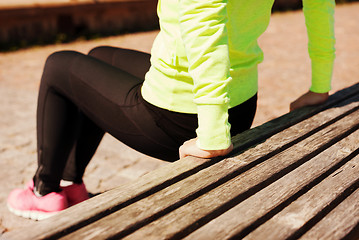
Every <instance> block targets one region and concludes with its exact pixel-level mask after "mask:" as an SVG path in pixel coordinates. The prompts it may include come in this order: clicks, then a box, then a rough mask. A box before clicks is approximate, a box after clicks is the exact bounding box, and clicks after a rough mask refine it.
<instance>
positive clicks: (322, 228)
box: [300, 166, 359, 240]
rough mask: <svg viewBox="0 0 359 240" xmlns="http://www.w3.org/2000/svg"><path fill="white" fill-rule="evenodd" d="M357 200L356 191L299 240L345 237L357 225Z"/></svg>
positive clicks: (358, 222) (358, 221) (358, 216)
mask: <svg viewBox="0 0 359 240" xmlns="http://www.w3.org/2000/svg"><path fill="white" fill-rule="evenodd" d="M356 167H358V166H356ZM358 199H359V190H356V191H355V192H354V193H352V194H351V195H350V196H349V197H348V198H347V199H345V200H344V201H343V202H341V203H340V204H339V205H338V206H337V207H336V208H335V209H334V210H332V211H331V212H330V213H329V214H328V215H327V216H325V217H324V218H323V219H322V220H321V221H320V222H318V223H317V224H316V225H315V226H314V227H313V228H311V229H310V230H309V231H308V232H307V233H305V234H304V235H303V236H302V237H301V238H300V239H302V240H305V239H306V240H310V239H320V238H321V239H326V240H336V239H343V238H344V237H346V236H347V234H349V233H350V231H351V230H352V229H353V228H354V227H356V226H357V225H358V224H359V200H358ZM356 237H357V238H358V236H356Z"/></svg>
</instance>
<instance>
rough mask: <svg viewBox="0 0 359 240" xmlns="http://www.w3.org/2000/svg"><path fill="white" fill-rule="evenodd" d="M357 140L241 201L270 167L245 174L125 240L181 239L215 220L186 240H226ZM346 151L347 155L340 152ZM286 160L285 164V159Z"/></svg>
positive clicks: (312, 177) (307, 181)
mask: <svg viewBox="0 0 359 240" xmlns="http://www.w3.org/2000/svg"><path fill="white" fill-rule="evenodd" d="M358 138H359V131H357V132H356V133H354V134H351V135H350V136H349V137H348V138H346V139H343V140H342V141H340V142H338V143H337V144H335V145H333V146H332V147H330V148H329V149H327V150H325V151H324V152H322V153H321V154H319V155H317V156H316V157H314V158H312V159H311V160H309V161H308V162H306V163H304V164H303V165H301V166H299V167H298V168H296V169H295V170H293V171H291V172H290V173H288V174H286V175H285V176H283V177H282V178H279V179H278V180H277V181H275V182H273V183H272V184H270V185H269V186H267V187H266V188H264V189H261V190H260V191H258V192H257V193H256V194H254V195H250V196H248V197H247V196H243V197H241V196H240V194H241V192H243V190H245V189H246V186H248V185H252V184H255V183H253V182H256V181H258V182H260V181H263V178H265V177H267V176H266V175H267V174H268V173H269V171H270V170H269V168H270V166H268V167H269V168H268V169H267V170H265V169H264V168H262V169H260V168H257V169H255V170H257V171H253V172H252V173H248V174H242V175H240V176H238V178H236V179H233V181H230V182H228V183H226V184H223V185H221V186H220V187H218V188H216V189H214V190H212V191H211V192H208V193H206V194H205V195H203V196H200V197H199V198H197V199H195V200H193V201H191V202H190V203H188V204H186V205H184V206H182V207H180V208H178V209H176V210H175V211H173V212H171V213H169V214H168V215H166V216H164V217H163V218H161V219H159V220H157V221H155V222H152V223H151V224H149V225H147V226H146V227H144V228H141V229H139V230H138V231H136V232H135V233H133V234H132V235H129V236H128V238H125V239H141V238H142V237H146V239H156V238H158V236H161V238H163V239H167V238H174V239H179V238H181V237H183V236H184V235H186V234H187V233H186V232H185V233H184V232H183V231H184V229H185V231H188V232H191V231H192V230H193V229H196V228H198V227H200V226H201V225H202V224H204V223H206V222H207V221H209V220H211V218H214V217H215V219H214V220H212V221H211V222H209V223H208V224H207V225H204V226H203V227H201V228H199V229H198V230H197V231H196V232H194V233H192V234H191V235H189V236H188V237H187V238H186V239H210V238H214V239H227V238H228V237H230V236H232V235H236V234H237V233H238V232H240V231H242V230H243V229H245V228H246V227H248V226H250V225H251V224H253V223H254V222H255V221H256V220H258V219H259V218H261V217H263V216H265V215H266V214H267V213H269V212H270V211H273V210H275V208H277V207H278V206H280V204H282V203H283V202H285V201H287V200H288V199H290V198H291V197H292V196H293V195H295V194H297V193H298V192H300V191H301V190H302V189H303V188H305V187H306V186H307V185H308V184H310V183H311V182H312V181H313V180H315V179H316V178H318V177H320V176H321V175H322V174H323V173H325V172H326V171H328V170H329V169H331V168H332V167H333V166H335V165H336V164H338V163H340V162H341V161H342V159H343V158H345V157H346V156H348V155H349V154H350V153H351V151H352V150H354V149H355V147H354V146H353V145H351V147H349V148H348V147H347V146H348V143H349V142H352V141H357V139H358ZM343 148H344V149H346V151H341V149H343ZM283 160H284V161H285V158H284V159H283ZM276 163H277V165H282V164H283V161H281V160H280V159H279V157H275V158H274V159H273V164H276ZM284 165H285V164H284ZM260 170H263V171H260ZM254 179H256V180H254ZM257 179H258V180H257ZM236 198H237V199H236ZM227 204H228V207H231V206H232V205H235V206H234V207H233V208H230V210H228V211H226V212H225V213H224V214H221V213H223V212H224V211H225V210H226V208H227V206H226V205H227ZM204 206H205V207H204ZM221 208H222V209H221ZM217 211H218V212H219V214H221V215H219V216H218V217H217V216H216V212H217ZM211 215H212V216H211ZM207 218H209V219H207ZM258 239H259V238H258Z"/></svg>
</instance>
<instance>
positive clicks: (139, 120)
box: [48, 52, 179, 161]
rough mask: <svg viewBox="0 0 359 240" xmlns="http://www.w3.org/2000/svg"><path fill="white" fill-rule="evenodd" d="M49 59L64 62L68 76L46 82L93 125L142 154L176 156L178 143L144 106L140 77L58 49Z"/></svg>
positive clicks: (88, 57) (84, 56)
mask: <svg viewBox="0 0 359 240" xmlns="http://www.w3.org/2000/svg"><path fill="white" fill-rule="evenodd" d="M50 58H51V60H48V61H53V64H56V62H59V63H60V62H67V63H68V64H70V68H69V70H68V71H69V75H68V76H69V77H68V79H66V78H65V80H62V81H55V80H53V81H52V82H51V83H48V84H51V88H52V89H54V90H55V91H57V92H58V94H60V95H62V96H64V97H65V98H67V99H69V100H70V101H71V102H72V103H73V104H74V105H76V106H77V107H78V108H79V109H80V110H81V111H82V112H83V113H84V114H85V115H86V116H87V117H88V118H90V119H91V120H92V121H93V122H94V123H95V124H96V125H98V126H99V127H100V128H102V129H103V130H104V131H106V132H108V133H110V134H111V135H113V136H114V137H116V138H117V139H119V140H120V141H122V142H123V143H125V144H126V145H128V146H130V147H132V148H134V149H136V150H138V151H140V152H142V153H144V154H147V155H150V156H152V157H157V158H161V159H164V160H170V161H173V160H176V159H177V158H178V147H179V146H178V144H177V143H175V142H174V141H173V140H172V139H171V138H170V137H168V135H167V134H166V133H165V132H164V131H163V130H162V129H161V128H160V127H158V126H157V123H156V121H155V120H154V119H153V117H152V115H151V114H150V113H149V111H148V109H147V108H146V107H145V104H144V100H143V99H142V97H141V93H140V88H141V86H142V83H143V79H141V78H139V77H138V76H134V75H132V74H130V73H129V72H126V71H124V70H122V69H120V68H118V67H115V66H112V65H110V64H108V63H106V62H104V61H101V60H99V59H96V58H94V57H91V56H88V55H83V54H81V53H77V52H58V53H55V54H53V55H52V56H50ZM59 70H61V68H60V69H59Z"/></svg>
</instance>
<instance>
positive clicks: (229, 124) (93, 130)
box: [8, 0, 335, 219]
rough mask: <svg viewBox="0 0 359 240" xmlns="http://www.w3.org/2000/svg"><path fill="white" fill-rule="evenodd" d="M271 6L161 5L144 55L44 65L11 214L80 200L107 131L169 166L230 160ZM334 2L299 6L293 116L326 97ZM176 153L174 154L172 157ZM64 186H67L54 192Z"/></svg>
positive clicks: (261, 2) (224, 0)
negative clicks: (27, 169) (33, 152)
mask: <svg viewBox="0 0 359 240" xmlns="http://www.w3.org/2000/svg"><path fill="white" fill-rule="evenodd" d="M272 4H273V0H257V1H246V0H208V1H203V0H160V1H159V2H158V16H159V19H160V27H161V31H160V32H159V34H158V36H157V38H156V40H155V42H154V44H153V48H152V51H151V60H150V56H149V55H148V54H145V53H141V52H136V51H132V50H125V49H117V48H112V47H99V48H95V49H93V50H91V51H90V53H89V55H83V54H80V53H77V52H69V51H68V52H58V53H54V54H52V55H51V56H50V57H49V58H48V59H47V62H46V65H45V69H44V72H43V76H42V81H41V86H40V92H39V100H38V110H37V136H38V169H37V171H36V174H35V176H34V178H33V181H31V182H30V183H29V184H28V186H27V188H26V189H22V190H20V189H17V190H14V191H13V192H12V193H11V194H10V196H9V198H8V206H9V209H10V210H11V211H12V212H14V213H15V214H18V215H20V216H24V217H29V218H33V219H42V218H45V217H48V216H51V215H52V214H55V213H57V212H58V211H61V210H63V209H65V208H67V207H68V206H71V205H73V204H76V203H78V202H81V201H83V200H85V199H87V198H88V195H87V191H86V187H85V185H84V183H83V182H82V177H83V174H84V171H85V168H86V166H87V164H88V162H89V161H90V159H91V157H92V156H93V154H94V152H95V151H96V148H97V146H98V144H99V143H100V141H101V138H102V137H103V135H104V133H105V132H108V133H110V134H111V135H113V136H114V137H116V138H117V139H118V140H120V141H122V142H123V143H125V144H127V145H128V146H130V147H132V148H134V149H136V150H138V151H140V152H142V153H145V154H148V155H150V156H153V157H156V158H160V159H163V160H167V161H175V160H177V159H178V157H180V158H183V157H186V156H188V155H192V156H196V157H200V158H212V157H216V156H224V155H226V154H228V153H229V152H230V151H231V150H232V148H233V145H232V143H231V136H233V135H235V134H238V133H240V132H242V131H244V130H246V129H249V128H250V126H251V124H252V121H253V118H254V114H255V110H256V101H257V90H258V88H257V75H258V73H257V65H258V63H260V62H261V61H262V59H263V54H262V51H261V49H260V48H259V46H258V44H257V39H258V37H259V36H260V35H261V34H262V33H263V32H264V31H265V29H266V28H267V26H268V23H269V19H270V15H271V7H272ZM334 5H335V3H334V0H303V6H304V14H305V19H306V24H307V29H308V37H309V45H308V46H309V54H310V57H311V60H312V86H311V88H310V90H309V91H308V92H307V93H306V94H304V95H302V96H301V97H299V98H298V99H297V100H296V101H294V102H293V103H292V104H291V110H294V109H296V108H299V107H303V106H306V105H312V104H318V103H322V102H324V101H325V100H326V99H327V98H328V92H329V90H330V82H331V75H332V70H333V61H334V42H335V40H334V30H333V28H334V27H333V25H334V19H333V15H334ZM178 152H179V155H178ZM60 183H67V186H65V185H60Z"/></svg>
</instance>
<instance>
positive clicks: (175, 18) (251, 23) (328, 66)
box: [142, 0, 335, 150]
mask: <svg viewBox="0 0 359 240" xmlns="http://www.w3.org/2000/svg"><path fill="white" fill-rule="evenodd" d="M272 5H273V0H255V1H252V0H159V2H158V9H157V11H158V16H159V19H160V28H161V30H160V32H159V34H158V36H157V37H156V39H155V41H154V44H153V47H152V50H151V55H152V56H151V68H150V70H149V72H148V73H147V74H146V78H145V82H144V84H143V87H142V94H143V97H144V99H146V100H147V101H148V102H150V103H152V104H153V105H156V106H158V107H161V108H164V109H168V110H171V111H176V112H183V113H197V114H198V124H199V125H198V129H197V136H198V141H197V145H198V147H200V148H201V149H207V150H216V149H226V148H227V147H229V145H230V144H231V136H230V124H229V123H228V108H231V107H234V106H237V105H239V104H241V103H243V102H244V101H246V100H248V99H249V98H251V97H252V96H254V95H255V94H256V92H257V90H258V84H257V79H258V72H257V65H258V64H259V63H260V62H261V61H262V60H263V53H262V51H261V49H260V48H259V46H258V44H257V39H258V37H259V36H260V35H261V34H262V33H263V32H264V31H265V29H266V28H267V26H268V24H269V20H270V16H271V8H272ZM334 7H335V1H334V0H303V8H304V14H305V19H306V26H307V30H308V39H309V44H308V50H309V55H310V57H311V60H312V86H311V90H312V91H314V92H328V91H329V90H330V82H331V76H332V71H333V62H334V58H335V49H334V43H335V39H334ZM283 24H285V23H283ZM274 47H280V46H274Z"/></svg>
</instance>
